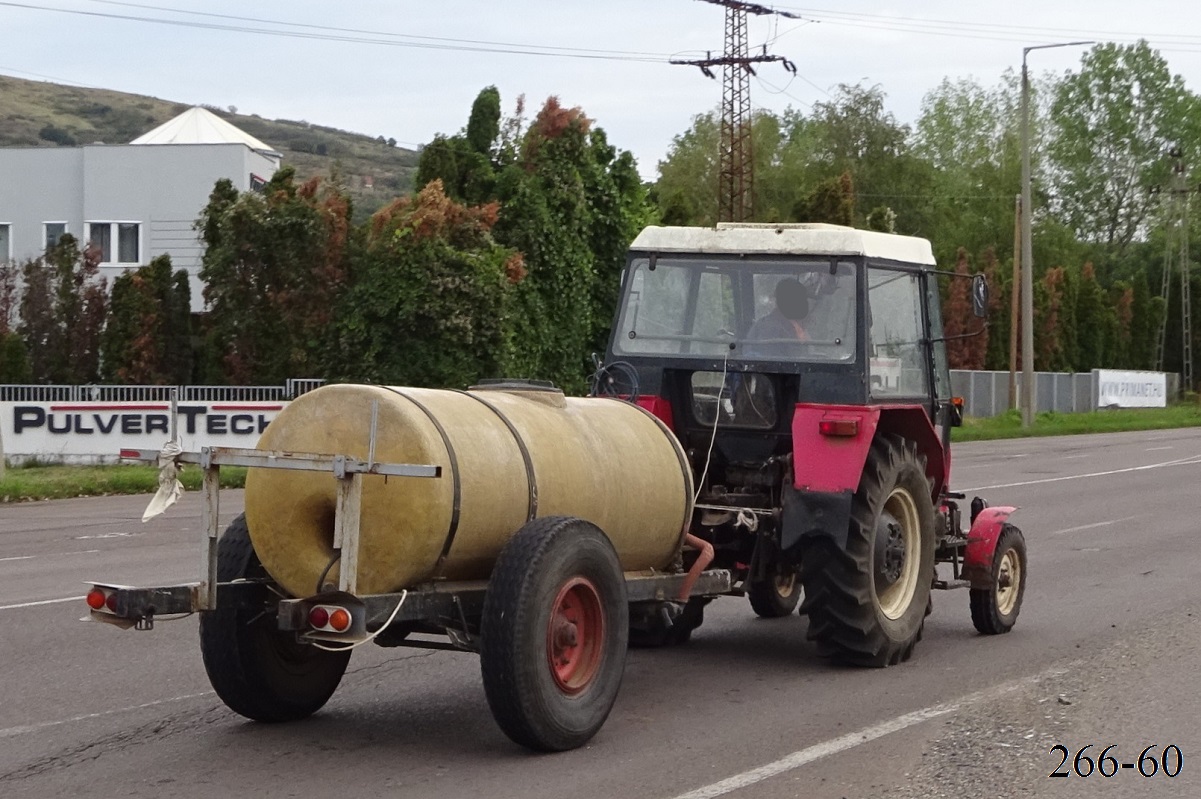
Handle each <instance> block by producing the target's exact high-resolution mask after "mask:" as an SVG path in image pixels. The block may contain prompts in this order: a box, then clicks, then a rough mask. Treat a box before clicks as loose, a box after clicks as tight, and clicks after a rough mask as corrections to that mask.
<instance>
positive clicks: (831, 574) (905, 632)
mask: <svg viewBox="0 0 1201 799" xmlns="http://www.w3.org/2000/svg"><path fill="white" fill-rule="evenodd" d="M933 579H934V505H933V502H932V501H931V497H930V483H929V481H928V479H927V478H926V469H925V463H924V459H923V458H922V457H921V456H919V455H918V453H917V448H916V445H915V444H914V443H913V442H912V441H909V440H907V439H904V438H901V437H900V436H894V435H881V436H877V437H876V439H875V440H874V441H873V442H872V445H871V450H870V451H869V452H868V456H867V462H866V464H865V465H864V468H863V475H862V476H861V477H860V480H859V488H858V490H857V491H856V492H855V494H854V495H853V497H852V499H851V521H850V528H849V530H848V536H847V544H846V548H845V549H843V548H841V547H839V546H837V545H836V544H835V543H834V541H833V540H832V539H831V538H829V537H826V536H814V537H812V538H810V539H808V544H807V546H806V547H805V549H804V551H803V553H802V555H801V581H802V584H803V585H804V588H805V603H804V606H803V607H802V612H803V613H807V614H808V615H809V632H808V637H809V640H811V641H815V642H817V644H818V649H819V651H820V652H821V653H822V654H824V655H827V656H830V657H833V658H834V659H836V660H839V661H841V662H844V663H849V664H853V665H859V666H871V667H877V668H879V667H884V666H891V665H895V664H897V663H901V662H903V661H906V660H908V659H909V657H910V656H911V655H912V654H913V648H914V646H915V645H916V643H917V642H918V640H919V639H920V638H921V633H922V626H923V624H924V622H925V616H926V608H927V606H928V605H929V599H930V587H931V584H932V582H933Z"/></svg>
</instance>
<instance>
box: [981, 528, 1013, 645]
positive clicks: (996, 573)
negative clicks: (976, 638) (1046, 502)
mask: <svg viewBox="0 0 1201 799" xmlns="http://www.w3.org/2000/svg"><path fill="white" fill-rule="evenodd" d="M1025 593H1026V538H1025V536H1023V535H1022V531H1021V530H1019V529H1018V528H1016V527H1014V526H1013V525H1011V524H1007V525H1005V526H1004V527H1003V528H1002V529H1001V537H1000V538H998V539H997V548H996V551H995V552H994V553H993V560H992V586H991V587H990V588H973V589H972V590H971V604H972V624H974V625H975V626H976V629H977V630H978V631H979V632H981V633H983V634H984V635H1000V634H1001V633H1007V632H1009V631H1010V630H1012V629H1013V625H1014V624H1015V623H1016V622H1017V620H1018V613H1019V612H1020V611H1021V609H1022V596H1023V594H1025Z"/></svg>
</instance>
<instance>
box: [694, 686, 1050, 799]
mask: <svg viewBox="0 0 1201 799" xmlns="http://www.w3.org/2000/svg"><path fill="white" fill-rule="evenodd" d="M1067 671H1068V669H1067V668H1054V669H1048V670H1047V671H1044V672H1040V673H1039V674H1035V675H1033V676H1031V677H1025V678H1022V679H1020V680H1015V681H1013V682H1010V683H1003V684H1002V685H998V686H995V687H993V688H988V689H985V690H983V691H978V692H976V693H973V694H968V695H967V696H965V697H963V698H962V699H959V700H957V701H954V702H946V703H943V704H938V705H931V706H930V707H927V708H923V709H921V710H915V711H913V712H912V713H906V714H905V715H903V716H897V717H896V718H895V719H889V720H888V721H882V722H880V723H879V724H873V725H872V726H870V727H864V728H863V729H861V730H858V731H856V732H852V733H847V734H846V735H841V736H839V737H837V738H832V739H830V740H828V741H823V742H822V743H819V744H814V745H813V746H810V747H807V748H805V749H801V750H800V751H797V752H793V753H792V754H791V755H785V756H784V757H782V758H780V759H779V760H776V761H773V762H771V763H767V764H765V765H762V766H759V767H758V768H754V769H751V770H750V771H744V772H742V773H741V774H735V775H734V776H733V777H727V778H726V779H724V780H721V781H719V782H715V783H713V784H711V785H705V786H703V787H701V788H697V789H696V790H693V791H689V792H688V793H682V794H680V795H678V796H676V797H674V798H673V799H715V797H718V796H725V795H726V794H728V793H733V792H734V791H740V790H742V789H743V788H749V787H750V786H752V785H756V784H758V783H760V782H763V781H764V780H769V779H771V778H772V777H775V776H778V775H780V774H783V773H784V772H786V771H792V770H793V769H795V768H799V767H801V766H803V765H805V764H807V763H812V762H813V761H815V760H820V759H822V758H823V757H829V756H830V755H834V754H838V753H839V752H845V751H846V750H848V749H853V748H855V747H856V746H860V745H862V744H865V743H868V742H869V741H874V740H876V739H877V738H883V737H884V736H885V735H891V734H892V733H894V732H900V731H901V730H904V729H906V728H908V727H912V726H914V725H916V724H921V723H922V722H924V721H929V720H930V719H936V718H938V717H940V716H946V715H948V714H951V713H954V712H956V711H958V710H961V709H963V708H965V707H967V706H968V705H973V704H976V703H978V702H983V701H987V700H990V699H997V698H999V697H1001V696H1004V695H1005V694H1008V693H1012V692H1013V691H1016V690H1018V689H1020V688H1024V687H1026V686H1027V685H1030V684H1032V683H1036V682H1039V681H1040V680H1044V679H1047V678H1048V677H1056V676H1058V675H1060V674H1064V673H1066V672H1067Z"/></svg>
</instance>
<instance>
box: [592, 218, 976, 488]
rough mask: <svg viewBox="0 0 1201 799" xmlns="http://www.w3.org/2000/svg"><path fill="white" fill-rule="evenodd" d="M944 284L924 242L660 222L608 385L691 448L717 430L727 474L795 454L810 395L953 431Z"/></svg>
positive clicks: (792, 228)
mask: <svg viewBox="0 0 1201 799" xmlns="http://www.w3.org/2000/svg"><path fill="white" fill-rule="evenodd" d="M938 296H939V295H938V283H937V277H936V275H935V274H934V257H933V254H932V252H931V249H930V245H929V243H928V242H926V241H925V240H922V239H916V238H911V237H907V236H896V235H890V234H885V233H875V232H870V231H861V230H855V229H852V228H846V227H840V226H835V225H815V224H803V225H749V224H739V225H719V226H718V227H717V228H682V227H650V228H647V229H646V230H644V231H643V232H642V233H641V234H640V235H639V236H638V238H637V239H635V241H634V243H633V244H632V246H631V248H630V255H629V259H628V262H627V266H626V270H625V272H624V274H623V278H622V294H621V301H620V303H619V307H618V312H617V318H616V320H615V324H614V326H613V336H612V339H611V343H610V346H609V351H608V352H607V353H606V361H605V363H606V368H605V369H604V370H603V374H602V377H603V380H602V382H601V383H600V384H599V385H598V389H599V390H600V391H602V392H605V393H611V394H621V395H623V396H630V397H636V398H637V399H638V400H639V401H640V402H641V404H643V405H644V406H645V407H647V408H648V409H650V410H651V411H652V412H654V413H656V414H657V415H659V416H660V417H661V418H663V419H664V420H665V421H667V422H668V423H669V425H670V426H671V427H672V428H673V430H674V431H675V432H676V434H677V435H678V436H680V438H681V439H682V441H683V442H684V444H685V447H686V448H693V447H702V446H703V445H704V444H707V443H708V440H709V438H711V437H712V436H711V434H712V433H713V431H714V429H715V428H716V429H717V430H718V431H719V432H718V435H717V436H716V438H715V439H714V448H715V450H717V458H716V460H717V461H718V462H717V463H716V464H715V463H713V462H710V469H711V471H712V469H713V468H714V466H716V468H717V473H718V475H719V476H720V474H721V471H722V469H723V468H724V467H725V466H727V465H736V464H742V465H749V466H751V467H753V468H755V469H761V468H762V467H763V465H764V464H765V463H767V462H768V461H770V460H771V459H773V458H779V457H782V456H785V455H787V454H789V453H790V452H791V445H792V423H793V418H794V410H795V408H796V407H797V405H798V404H800V403H808V404H818V405H829V406H869V405H904V406H907V407H910V408H913V407H920V408H922V409H923V410H924V413H925V415H926V416H927V418H928V419H929V420H930V423H931V425H933V426H934V427H935V429H936V430H937V431H938V437H939V438H940V439H942V440H943V441H944V442H945V441H946V440H947V427H948V426H949V425H948V421H949V420H950V416H951V412H952V410H953V409H952V408H951V407H950V401H951V397H950V375H949V372H948V370H947V359H946V348H945V343H944V342H943V341H942V340H941V338H940V337H941V335H942V321H941V316H940V308H939V301H938ZM702 469H703V464H702V465H700V469H698V477H699V475H700V470H702ZM720 482H721V484H723V485H727V486H728V484H729V482H730V481H727V480H721V481H720Z"/></svg>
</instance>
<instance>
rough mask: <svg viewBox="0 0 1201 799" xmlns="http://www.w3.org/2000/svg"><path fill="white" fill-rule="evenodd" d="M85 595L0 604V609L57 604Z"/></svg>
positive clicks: (77, 599) (76, 600)
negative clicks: (15, 603)
mask: <svg viewBox="0 0 1201 799" xmlns="http://www.w3.org/2000/svg"><path fill="white" fill-rule="evenodd" d="M84 598H85V597H81V596H65V597H63V598H62V599H43V600H41V601H40V602H22V603H20V604H17V605H0V610H16V609H17V608H32V607H36V606H37V605H57V604H59V603H60V602H78V601H79V600H81V599H84Z"/></svg>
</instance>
